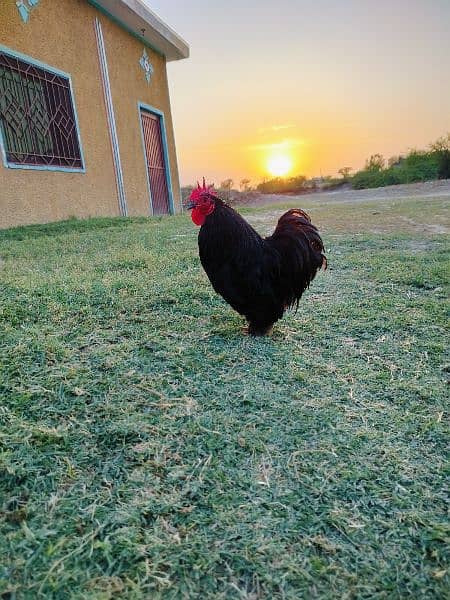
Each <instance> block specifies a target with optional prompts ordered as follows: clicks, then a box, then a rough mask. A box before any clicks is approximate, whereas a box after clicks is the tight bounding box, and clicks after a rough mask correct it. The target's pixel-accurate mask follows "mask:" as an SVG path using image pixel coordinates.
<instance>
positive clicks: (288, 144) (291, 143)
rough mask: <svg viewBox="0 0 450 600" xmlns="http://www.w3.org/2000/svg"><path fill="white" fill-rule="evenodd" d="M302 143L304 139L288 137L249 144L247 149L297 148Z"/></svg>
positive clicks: (272, 150) (303, 143) (265, 150)
mask: <svg viewBox="0 0 450 600" xmlns="http://www.w3.org/2000/svg"><path fill="white" fill-rule="evenodd" d="M304 145H305V141H304V140H302V139H300V138H289V139H285V140H282V141H281V142H272V143H267V144H251V145H250V146H248V149H249V150H261V151H263V152H267V151H271V152H276V151H277V150H278V151H279V150H292V148H298V147H299V146H304Z"/></svg>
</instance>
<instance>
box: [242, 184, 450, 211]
mask: <svg viewBox="0 0 450 600" xmlns="http://www.w3.org/2000/svg"><path fill="white" fill-rule="evenodd" d="M441 196H447V197H449V198H450V179H443V180H440V181H426V182H424V183H408V184H404V185H391V186H387V187H383V188H375V189H370V190H349V189H340V190H335V191H331V192H317V193H314V194H299V195H293V196H290V195H284V194H283V195H282V194H259V195H254V196H252V197H251V198H249V199H248V201H247V202H246V203H245V206H267V205H273V204H286V203H289V204H290V203H291V202H295V201H298V202H299V205H305V204H321V205H322V204H340V203H343V202H349V203H358V202H369V201H371V200H391V199H392V200H393V199H400V198H414V197H422V198H424V197H426V198H427V197H441Z"/></svg>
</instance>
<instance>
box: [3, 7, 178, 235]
mask: <svg viewBox="0 0 450 600" xmlns="http://www.w3.org/2000/svg"><path fill="white" fill-rule="evenodd" d="M95 17H98V18H99V19H100V21H101V24H102V27H103V35H104V38H105V47H106V54H107V60H108V66H109V74H110V81H111V90H112V97H113V103H114V110H115V116H116V125H117V132H118V138H119V146H120V153H121V159H122V170H123V176H124V183H125V193H126V196H127V202H128V210H129V214H130V215H148V214H149V195H148V188H147V179H146V166H145V159H144V154H143V148H142V139H141V131H140V121H139V114H138V107H137V103H138V101H140V102H144V103H146V104H149V105H151V106H154V107H155V108H157V109H159V110H161V111H162V112H163V113H164V115H165V120H166V128H167V138H168V140H167V141H168V147H169V162H170V168H171V176H172V189H173V195H174V202H175V207H176V209H177V210H178V209H179V206H180V193H179V179H178V169H177V162H176V152H175V142H174V136H173V128H172V119H171V111H170V101H169V92H168V85H167V74H166V64H165V59H164V57H162V56H160V55H159V54H157V53H155V52H153V51H152V50H151V49H149V48H147V54H148V56H149V58H150V61H151V63H152V65H153V67H154V69H155V73H154V75H153V78H152V80H151V82H150V84H148V83H147V81H146V79H145V76H144V72H143V71H142V69H141V67H140V65H139V59H140V57H141V55H142V52H143V49H144V46H143V44H141V43H140V42H139V40H137V39H136V38H134V37H133V36H131V35H130V34H129V33H127V32H126V31H125V30H123V29H122V28H121V27H119V26H118V25H116V24H115V23H113V22H112V21H111V20H110V19H109V18H108V17H106V16H104V15H102V14H101V13H99V11H97V10H96V9H95V8H94V7H92V6H91V5H90V4H88V3H87V2H86V0H58V2H55V1H54V0H40V2H39V4H38V5H37V7H36V8H35V9H33V11H32V12H31V15H30V19H29V21H28V23H27V24H25V23H23V22H22V20H21V18H20V16H19V13H18V11H17V8H16V3H15V0H3V1H2V2H1V4H0V44H2V45H4V46H6V47H8V48H10V49H11V50H14V51H16V52H20V53H22V54H26V55H28V56H30V57H31V58H33V59H35V60H38V61H41V62H43V63H46V64H48V65H49V66H51V67H54V68H56V69H60V70H61V71H64V72H66V73H68V74H70V75H71V77H72V85H73V91H74V97H75V105H76V110H77V113H78V120H79V125H80V132H81V143H82V147H83V152H84V159H85V167H86V173H65V172H53V171H37V170H24V169H8V168H5V167H4V166H3V164H0V227H10V226H14V225H22V224H28V223H43V222H48V221H54V220H59V219H65V218H69V217H71V216H77V217H89V216H99V215H118V214H119V205H118V197H117V188H116V179H115V172H114V167H113V160H112V152H111V143H110V139H109V133H108V126H107V120H106V110H105V102H104V98H103V89H102V83H101V75H100V68H99V61H98V54H97V44H96V38H95V31H94V19H95Z"/></svg>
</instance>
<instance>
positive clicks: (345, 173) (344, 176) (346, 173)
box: [338, 167, 353, 180]
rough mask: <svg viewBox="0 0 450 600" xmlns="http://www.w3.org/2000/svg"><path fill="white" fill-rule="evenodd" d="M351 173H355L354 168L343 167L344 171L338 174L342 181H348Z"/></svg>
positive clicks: (340, 170) (341, 170)
mask: <svg viewBox="0 0 450 600" xmlns="http://www.w3.org/2000/svg"><path fill="white" fill-rule="evenodd" d="M350 171H353V169H352V167H342V169H339V171H338V173H339V175H341V177H342V179H345V180H347V179H348V178H349V175H350Z"/></svg>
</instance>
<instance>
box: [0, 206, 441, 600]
mask: <svg viewBox="0 0 450 600" xmlns="http://www.w3.org/2000/svg"><path fill="white" fill-rule="evenodd" d="M298 204H299V205H300V206H302V205H303V206H304V207H305V208H306V209H307V210H308V211H309V212H310V214H311V216H312V218H313V221H314V222H316V223H317V224H318V225H319V226H320V227H321V230H322V231H323V236H324V241H325V244H326V246H327V250H328V252H327V254H328V259H329V270H328V271H327V272H326V273H323V274H320V275H319V276H318V277H317V279H316V280H315V281H314V282H313V285H312V286H311V289H310V290H309V291H308V292H307V293H306V294H305V296H304V298H303V299H302V301H301V304H300V308H299V311H298V313H297V314H294V313H291V314H289V315H287V316H286V317H285V318H284V319H283V320H282V321H281V322H279V323H278V324H277V325H276V327H275V332H274V335H273V336H272V337H271V338H264V339H258V338H257V339H251V338H249V337H247V336H245V335H244V334H243V322H242V320H241V318H240V317H239V316H238V315H236V314H235V313H233V312H232V311H231V309H230V308H229V307H228V306H227V305H226V304H225V303H224V302H223V301H222V300H221V298H219V297H218V296H216V295H215V294H214V292H213V290H212V289H211V287H210V285H209V283H208V281H207V278H206V276H205V275H204V273H203V272H202V270H201V267H200V264H199V260H198V256H197V248H196V235H197V232H198V230H197V229H196V228H195V227H194V226H193V224H192V223H191V221H190V219H189V218H188V216H186V215H184V216H177V217H173V218H165V219H134V220H133V219H131V220H121V219H104V220H92V221H87V222H80V221H73V222H68V223H62V224H56V225H49V226H40V227H39V226H36V227H29V228H21V229H15V230H8V231H2V232H0V395H1V403H0V511H1V512H0V597H1V598H3V599H9V600H15V599H22V598H26V599H28V598H30V599H35V598H46V599H53V598H55V599H61V600H62V599H64V600H65V599H68V598H77V599H81V598H85V599H89V600H91V599H94V600H97V599H98V600H100V599H102V600H104V599H109V598H117V599H121V600H122V599H140V598H152V599H158V598H161V599H162V598H164V599H172V598H173V599H175V598H186V599H191V598H199V599H202V600H203V599H206V598H233V599H234V598H236V599H249V600H250V599H251V600H257V599H260V598H261V599H262V598H264V599H271V598H280V599H292V600H294V599H302V598H305V599H310V598H321V599H322V598H333V599H334V598H336V599H352V598H367V599H374V598H375V599H386V600H388V599H389V600H394V599H399V598H414V599H415V600H416V599H427V600H428V599H430V598H444V597H449V574H450V570H449V567H448V562H447V561H448V549H449V541H450V540H449V533H450V532H449V525H448V520H447V514H446V510H447V506H448V504H447V502H448V488H447V489H446V487H445V483H446V475H445V467H446V455H445V451H446V443H448V426H447V423H448V421H447V418H448V414H447V410H448V405H447V396H446V391H447V388H446V385H447V379H448V373H449V370H450V367H449V366H448V362H447V363H445V358H444V355H443V353H444V349H445V326H446V312H445V309H446V296H447V293H448V287H446V285H448V275H449V273H448V268H449V267H448V266H449V254H448V236H446V235H445V233H444V231H445V222H444V216H445V211H446V210H448V199H446V198H442V197H441V198H427V199H420V198H416V199H410V200H406V199H404V200H395V201H383V202H382V201H379V202H372V203H370V202H367V203H358V204H357V205H356V204H355V205H353V204H351V203H345V202H343V203H329V204H323V205H320V206H315V205H314V203H313V202H312V201H306V205H305V202H303V201H301V200H300V201H299V203H298ZM244 212H245V214H246V217H247V218H249V220H251V221H252V222H253V223H254V224H255V226H256V227H257V228H258V229H259V230H260V231H268V230H269V229H271V228H273V226H274V224H275V221H276V218H277V217H278V216H279V215H280V214H281V212H282V209H281V208H280V207H277V208H272V209H270V208H267V207H265V208H264V209H252V210H248V209H247V210H246V211H244ZM447 307H448V305H447ZM447 360H448V359H447ZM446 365H447V366H446ZM447 481H448V480H447Z"/></svg>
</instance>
